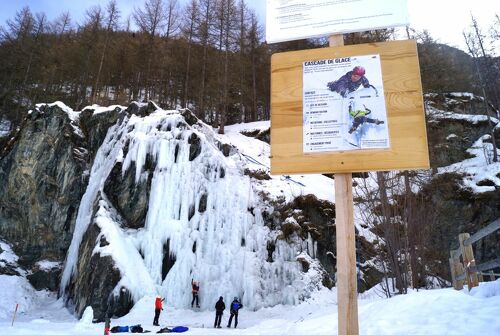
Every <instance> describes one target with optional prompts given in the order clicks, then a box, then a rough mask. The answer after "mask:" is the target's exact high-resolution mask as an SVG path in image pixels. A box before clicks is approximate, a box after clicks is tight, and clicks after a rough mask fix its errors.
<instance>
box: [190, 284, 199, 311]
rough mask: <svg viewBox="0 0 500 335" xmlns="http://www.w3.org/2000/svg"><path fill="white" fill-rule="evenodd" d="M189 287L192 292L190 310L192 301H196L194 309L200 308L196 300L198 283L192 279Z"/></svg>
mask: <svg viewBox="0 0 500 335" xmlns="http://www.w3.org/2000/svg"><path fill="white" fill-rule="evenodd" d="M191 287H192V289H193V290H192V292H193V300H191V308H193V305H194V301H195V300H196V307H198V308H200V302H199V300H198V291H199V290H200V286H199V284H198V282H196V281H194V279H191Z"/></svg>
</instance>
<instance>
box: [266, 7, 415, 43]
mask: <svg viewBox="0 0 500 335" xmlns="http://www.w3.org/2000/svg"><path fill="white" fill-rule="evenodd" d="M408 24H409V21H408V7H407V0H267V13H266V40H267V43H277V42H284V41H291V40H299V39H304V38H311V37H321V36H328V35H332V34H343V33H352V32H357V31H366V30H374V29H383V28H390V27H397V26H406V25H408Z"/></svg>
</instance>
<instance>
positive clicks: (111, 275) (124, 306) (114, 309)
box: [66, 196, 133, 321]
mask: <svg viewBox="0 0 500 335" xmlns="http://www.w3.org/2000/svg"><path fill="white" fill-rule="evenodd" d="M102 199H103V198H102V197H101V196H98V197H97V199H96V201H95V202H94V210H93V214H92V221H91V224H90V225H89V227H88V229H87V231H86V232H85V234H84V236H83V240H82V242H81V244H80V248H79V262H78V265H77V269H76V275H75V276H73V277H72V279H71V282H70V285H69V287H68V288H67V291H66V292H67V298H68V299H69V301H68V303H69V305H72V306H73V307H74V309H75V312H76V313H77V315H78V316H79V317H81V316H82V314H83V312H84V310H85V308H86V307H87V306H91V307H92V309H93V310H94V318H95V319H96V320H97V321H104V320H105V318H106V317H112V316H123V315H125V314H126V313H128V311H129V310H130V308H132V306H133V302H132V299H131V297H130V294H129V293H128V292H127V289H126V288H120V289H117V284H118V282H119V281H120V278H121V275H120V271H119V270H118V269H117V268H116V266H115V262H114V260H113V258H112V257H111V256H103V255H101V254H100V253H98V252H97V253H96V252H94V249H95V247H96V246H97V245H98V246H101V247H102V246H106V245H108V244H109V242H108V241H107V240H106V238H105V237H104V236H101V237H99V236H100V234H101V228H100V227H99V225H98V224H97V223H96V216H97V211H98V210H99V202H100V201H101V200H102ZM115 219H116V220H117V221H118V220H120V219H119V218H115ZM120 222H121V220H120ZM116 291H119V293H116Z"/></svg>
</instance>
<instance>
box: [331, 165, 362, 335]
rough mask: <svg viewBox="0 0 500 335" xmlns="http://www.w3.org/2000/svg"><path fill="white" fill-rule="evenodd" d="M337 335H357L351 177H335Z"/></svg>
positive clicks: (346, 174) (342, 175)
mask: <svg viewBox="0 0 500 335" xmlns="http://www.w3.org/2000/svg"><path fill="white" fill-rule="evenodd" d="M335 213H336V219H335V226H336V235H337V236H336V238H337V305H338V313H339V314H338V319H339V320H338V334H339V335H357V334H358V333H359V328H358V327H359V326H358V300H357V282H356V242H355V231H354V217H353V201H352V174H351V173H337V174H335Z"/></svg>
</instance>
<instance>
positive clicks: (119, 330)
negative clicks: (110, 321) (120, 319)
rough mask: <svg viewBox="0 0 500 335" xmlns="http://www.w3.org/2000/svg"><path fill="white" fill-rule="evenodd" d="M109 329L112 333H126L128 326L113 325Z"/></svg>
mask: <svg viewBox="0 0 500 335" xmlns="http://www.w3.org/2000/svg"><path fill="white" fill-rule="evenodd" d="M109 331H110V332H112V333H128V326H114V327H113V328H111V329H110V330H109Z"/></svg>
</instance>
